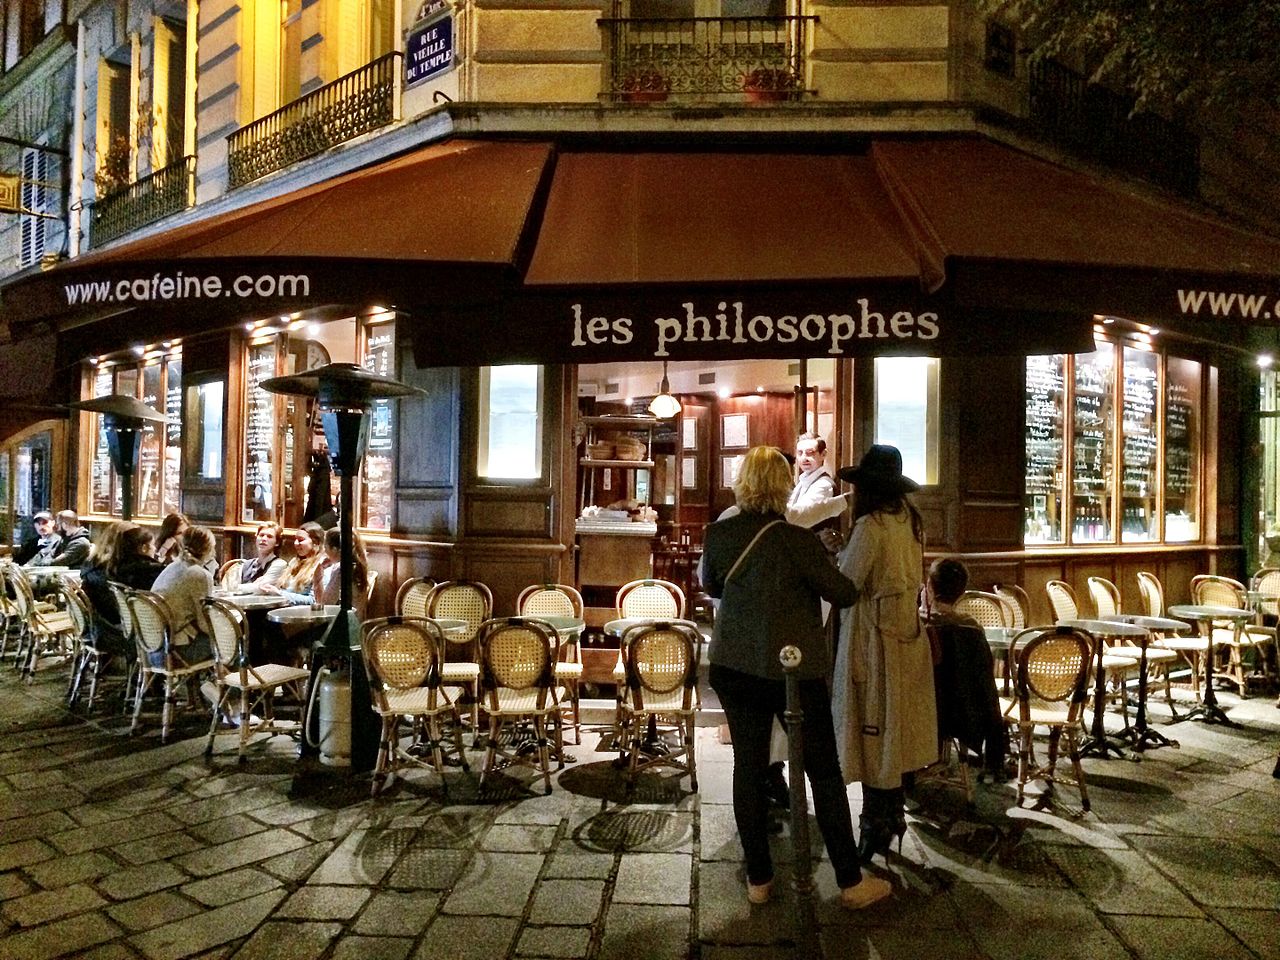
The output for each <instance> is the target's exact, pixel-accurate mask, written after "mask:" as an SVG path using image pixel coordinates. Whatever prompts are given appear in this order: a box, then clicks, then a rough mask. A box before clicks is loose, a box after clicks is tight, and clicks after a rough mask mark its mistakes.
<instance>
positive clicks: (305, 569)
mask: <svg viewBox="0 0 1280 960" xmlns="http://www.w3.org/2000/svg"><path fill="white" fill-rule="evenodd" d="M322 560H324V527H322V526H320V524H318V523H304V524H303V525H302V527H301V528H300V529H299V530H298V532H297V534H295V535H294V538H293V558H292V559H290V560H289V561H288V563H286V564H285V568H284V575H283V576H282V577H281V578H280V580H279V582H277V583H275V584H263V586H262V587H261V592H263V593H275V594H279V595H280V596H282V597H285V598H286V599H287V600H289V602H290V603H310V602H311V588H312V586H313V582H314V580H315V573H316V567H318V566H319V565H320V563H321V561H322Z"/></svg>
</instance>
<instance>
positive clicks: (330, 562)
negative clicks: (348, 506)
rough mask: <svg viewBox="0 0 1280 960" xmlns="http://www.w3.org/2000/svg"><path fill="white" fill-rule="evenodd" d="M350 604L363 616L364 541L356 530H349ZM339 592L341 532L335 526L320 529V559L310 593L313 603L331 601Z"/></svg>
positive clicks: (366, 564)
mask: <svg viewBox="0 0 1280 960" xmlns="http://www.w3.org/2000/svg"><path fill="white" fill-rule="evenodd" d="M351 537H352V543H351V546H352V550H351V553H352V560H353V561H354V564H353V569H352V571H351V607H352V609H353V610H355V612H356V615H357V616H358V617H359V618H360V619H361V620H363V619H364V614H365V607H366V606H367V602H366V599H367V598H366V594H367V593H368V590H369V558H368V556H367V555H366V554H365V550H364V541H363V540H361V539H360V535H359V534H358V533H354V532H353V533H352V534H351ZM341 593H342V532H341V531H340V530H339V529H338V528H337V527H333V528H332V529H329V530H326V531H325V533H324V560H322V561H321V562H320V565H319V566H318V567H316V572H315V577H314V579H313V581H312V587H311V595H312V596H313V597H315V599H316V602H317V603H323V604H326V605H327V604H334V603H338V602H340V600H341Z"/></svg>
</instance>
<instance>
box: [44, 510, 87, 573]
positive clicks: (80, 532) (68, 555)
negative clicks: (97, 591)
mask: <svg viewBox="0 0 1280 960" xmlns="http://www.w3.org/2000/svg"><path fill="white" fill-rule="evenodd" d="M58 532H59V533H60V534H62V545H61V546H60V547H59V548H58V552H57V553H56V554H54V556H53V559H52V560H51V561H50V564H51V565H52V566H55V567H70V568H71V569H72V570H79V569H80V568H81V567H82V566H84V562H85V561H86V560H88V559H89V550H90V549H91V548H92V547H93V542H92V541H91V540H90V539H89V530H88V528H87V527H82V526H81V525H80V517H79V515H78V514H77V513H76V512H75V511H74V510H59V511H58Z"/></svg>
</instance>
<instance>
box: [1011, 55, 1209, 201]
mask: <svg viewBox="0 0 1280 960" xmlns="http://www.w3.org/2000/svg"><path fill="white" fill-rule="evenodd" d="M1133 108H1134V101H1133V100H1132V99H1131V98H1129V97H1125V96H1122V95H1120V94H1117V93H1113V92H1112V91H1110V90H1107V89H1105V88H1104V87H1099V86H1097V85H1096V84H1092V83H1090V82H1089V81H1088V79H1087V78H1086V77H1084V76H1083V75H1081V74H1079V73H1076V72H1074V71H1072V70H1068V69H1067V68H1066V67H1063V66H1062V65H1060V64H1057V63H1054V62H1053V61H1049V60H1042V61H1039V62H1036V63H1033V64H1032V68H1031V121H1032V122H1033V123H1034V124H1035V125H1036V126H1038V127H1040V128H1041V129H1042V130H1043V131H1044V132H1046V133H1047V134H1048V135H1049V136H1050V137H1051V138H1052V139H1054V140H1056V141H1058V142H1059V143H1061V144H1062V145H1063V146H1065V147H1067V148H1068V149H1070V150H1072V151H1073V152H1075V153H1078V154H1080V155H1082V156H1085V157H1089V158H1090V159H1094V160H1098V161H1100V162H1102V163H1105V164H1108V165H1109V166H1113V167H1118V168H1120V169H1122V170H1125V171H1127V172H1129V173H1132V174H1134V175H1135V176H1139V177H1143V178H1145V179H1147V180H1151V181H1153V182H1155V183H1158V184H1160V185H1161V186H1164V187H1168V188H1169V189H1171V190H1175V191H1177V192H1178V193H1180V194H1183V195H1184V196H1195V194H1196V191H1197V190H1198V187H1199V180H1200V141H1199V138H1197V137H1196V136H1195V134H1193V133H1191V132H1190V131H1188V130H1186V129H1185V128H1184V127H1182V126H1180V125H1179V124H1176V123H1174V122H1172V121H1170V120H1166V119H1164V118H1163V117H1158V116H1156V115H1155V114H1151V113H1136V114H1135V113H1134V112H1133Z"/></svg>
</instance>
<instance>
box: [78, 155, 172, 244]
mask: <svg viewBox="0 0 1280 960" xmlns="http://www.w3.org/2000/svg"><path fill="white" fill-rule="evenodd" d="M195 184H196V158H195V157H183V158H182V159H181V160H178V161H177V162H175V163H171V164H169V166H167V167H162V168H161V169H159V170H157V171H156V172H155V173H153V174H151V175H150V176H147V177H143V178H142V179H141V180H137V181H135V182H133V183H131V184H129V186H127V187H125V188H124V189H122V190H117V191H116V192H115V193H110V194H107V196H105V197H101V198H99V199H98V200H97V201H95V202H94V204H93V227H92V232H91V234H90V239H91V241H92V245H93V246H95V247H97V246H101V245H102V244H104V243H110V242H111V241H112V240H115V239H116V238H117V237H122V236H124V235H125V234H126V233H131V232H132V231H134V230H139V229H141V228H142V227H145V226H146V225H147V224H149V223H155V222H156V221H157V220H159V219H161V218H163V217H167V216H169V215H170V214H172V213H178V212H179V211H180V210H185V209H187V207H189V206H191V203H192V201H193V200H194V199H195Z"/></svg>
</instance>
